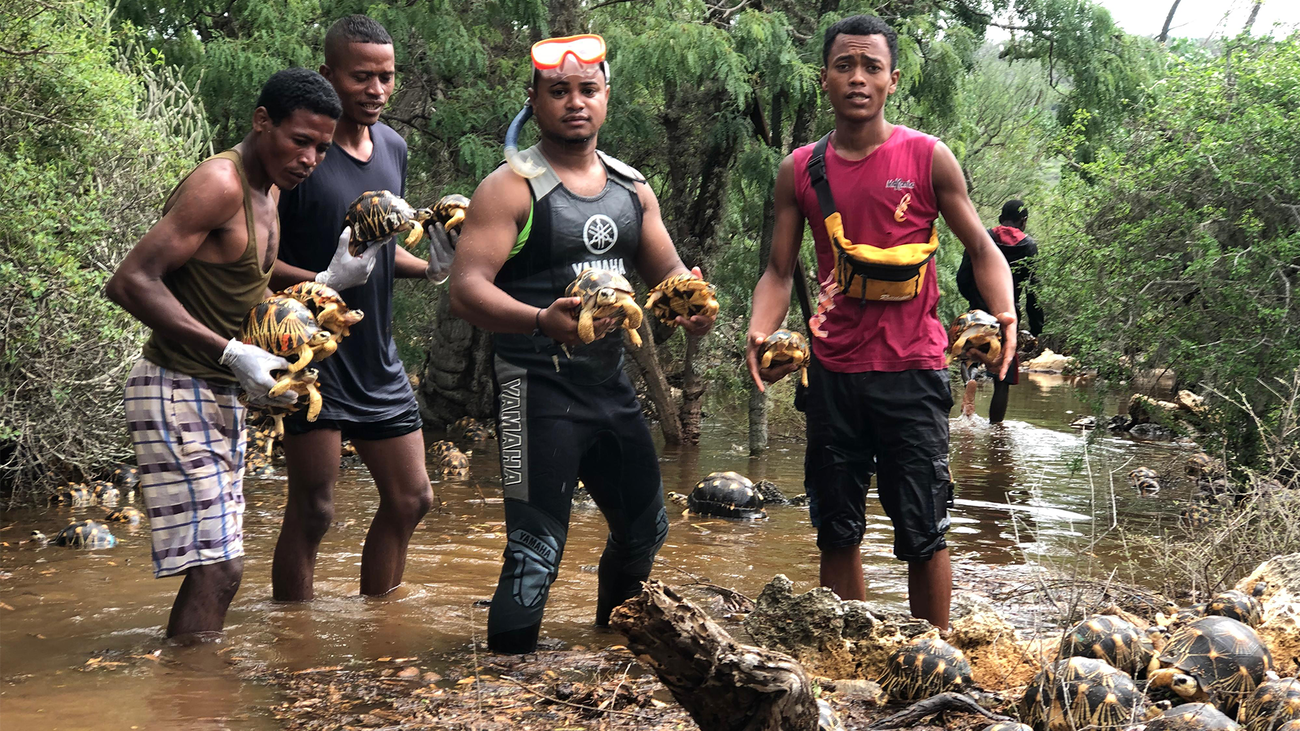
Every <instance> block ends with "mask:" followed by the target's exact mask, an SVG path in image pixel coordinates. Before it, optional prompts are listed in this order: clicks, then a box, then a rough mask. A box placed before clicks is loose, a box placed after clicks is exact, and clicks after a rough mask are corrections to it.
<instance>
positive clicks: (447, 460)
mask: <svg viewBox="0 0 1300 731" xmlns="http://www.w3.org/2000/svg"><path fill="white" fill-rule="evenodd" d="M438 471H439V472H441V473H442V475H443V476H444V477H464V476H465V475H468V474H469V457H466V456H465V453H464V452H462V451H460V450H459V449H452V450H450V451H448V452H447V453H446V454H444V455H442V459H440V460H438Z"/></svg>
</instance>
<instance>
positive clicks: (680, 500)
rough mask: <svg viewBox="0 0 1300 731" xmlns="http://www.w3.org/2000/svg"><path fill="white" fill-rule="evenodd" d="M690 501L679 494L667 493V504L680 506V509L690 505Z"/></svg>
mask: <svg viewBox="0 0 1300 731" xmlns="http://www.w3.org/2000/svg"><path fill="white" fill-rule="evenodd" d="M690 500H691V499H690V498H689V497H687V496H685V495H683V494H681V493H680V492H670V493H668V502H670V503H672V504H673V505H680V506H681V507H683V508H685V507H687V506H688V505H690Z"/></svg>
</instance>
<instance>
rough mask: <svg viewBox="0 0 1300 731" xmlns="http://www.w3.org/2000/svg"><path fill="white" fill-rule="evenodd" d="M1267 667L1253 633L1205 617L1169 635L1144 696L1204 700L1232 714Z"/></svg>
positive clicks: (1264, 649)
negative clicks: (1158, 666)
mask: <svg viewBox="0 0 1300 731" xmlns="http://www.w3.org/2000/svg"><path fill="white" fill-rule="evenodd" d="M1272 668H1273V656H1272V654H1270V653H1269V651H1268V648H1267V647H1266V646H1265V645H1264V643H1263V641H1261V640H1260V639H1259V635H1257V634H1255V630H1253V629H1251V628H1250V627H1248V626H1246V625H1244V624H1242V623H1241V622H1238V621H1237V620H1235V619H1228V618H1227V617H1204V618H1202V619H1198V620H1196V621H1194V622H1192V623H1190V624H1187V625H1185V626H1183V627H1180V628H1178V629H1177V630H1175V631H1174V632H1173V634H1172V635H1170V637H1169V642H1168V643H1167V644H1166V645H1165V648H1164V650H1163V651H1162V652H1161V653H1160V669H1159V670H1155V671H1153V672H1152V673H1151V674H1150V676H1149V677H1150V683H1149V684H1148V686H1147V694H1148V695H1150V696H1151V698H1152V699H1154V700H1170V701H1174V702H1177V703H1181V702H1187V701H1194V702H1198V703H1200V702H1209V703H1213V704H1214V705H1216V706H1218V707H1219V709H1220V710H1222V711H1223V712H1224V713H1227V714H1228V715H1234V714H1236V712H1237V706H1238V705H1240V704H1241V702H1242V701H1243V700H1245V699H1246V697H1247V696H1249V695H1250V694H1251V693H1253V692H1254V691H1255V688H1256V687H1257V686H1258V685H1259V684H1260V683H1261V682H1263V681H1264V677H1265V673H1267V672H1268V671H1269V670H1271V669H1272Z"/></svg>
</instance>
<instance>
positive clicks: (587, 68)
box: [506, 33, 609, 178]
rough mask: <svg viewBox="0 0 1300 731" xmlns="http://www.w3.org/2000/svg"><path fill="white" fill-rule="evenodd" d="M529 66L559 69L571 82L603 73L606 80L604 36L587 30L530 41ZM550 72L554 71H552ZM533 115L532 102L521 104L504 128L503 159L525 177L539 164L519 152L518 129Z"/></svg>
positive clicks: (535, 171) (538, 172) (537, 171)
mask: <svg viewBox="0 0 1300 731" xmlns="http://www.w3.org/2000/svg"><path fill="white" fill-rule="evenodd" d="M532 58H533V68H535V69H537V70H538V71H552V72H553V71H556V70H557V69H558V70H559V74H560V76H562V77H564V78H566V79H569V80H571V81H573V82H575V83H576V82H581V81H586V80H589V79H592V78H595V77H597V76H598V75H600V74H603V75H604V78H605V83H606V84H608V83H609V63H608V62H606V61H605V39H604V38H601V37H600V36H598V35H595V34H591V33H587V34H584V35H579V36H568V37H565V38H548V39H546V40H544V41H538V42H537V43H534V44H533V50H532ZM552 75H554V74H552ZM531 116H533V106H532V105H531V104H525V105H524V108H523V109H521V110H519V114H517V115H515V119H514V121H513V122H511V123H510V128H509V129H507V130H506V162H507V163H509V164H510V169H511V170H514V171H515V172H516V173H518V174H519V175H521V176H523V177H525V178H535V177H537V176H538V175H541V174H542V172H543V170H544V169H543V168H542V167H541V166H540V165H538V164H537V163H535V162H533V161H532V160H529V159H527V158H525V157H523V156H522V155H520V154H519V132H520V130H522V129H523V128H524V123H525V122H527V121H528V118H529V117H531Z"/></svg>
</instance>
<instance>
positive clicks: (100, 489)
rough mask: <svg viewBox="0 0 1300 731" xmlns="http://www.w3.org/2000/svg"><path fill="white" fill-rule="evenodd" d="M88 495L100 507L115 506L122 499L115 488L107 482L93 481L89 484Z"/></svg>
mask: <svg viewBox="0 0 1300 731" xmlns="http://www.w3.org/2000/svg"><path fill="white" fill-rule="evenodd" d="M90 494H91V495H92V496H94V498H95V502H97V503H99V504H100V505H116V504H117V501H118V500H120V499H121V498H122V493H121V492H119V491H118V489H117V486H116V485H114V484H113V483H111V482H109V481H108V480H95V481H94V482H92V483H90Z"/></svg>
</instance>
